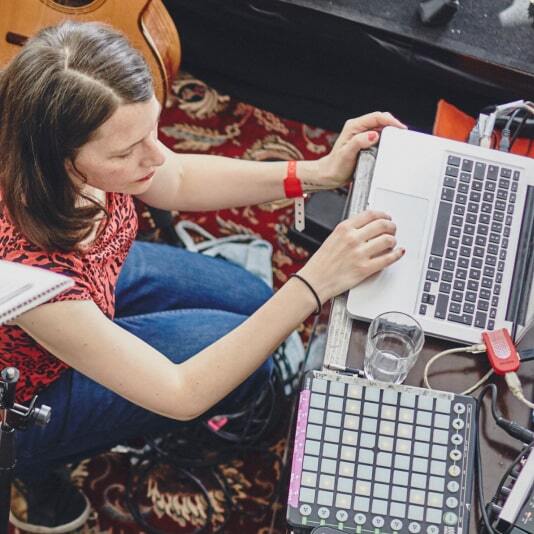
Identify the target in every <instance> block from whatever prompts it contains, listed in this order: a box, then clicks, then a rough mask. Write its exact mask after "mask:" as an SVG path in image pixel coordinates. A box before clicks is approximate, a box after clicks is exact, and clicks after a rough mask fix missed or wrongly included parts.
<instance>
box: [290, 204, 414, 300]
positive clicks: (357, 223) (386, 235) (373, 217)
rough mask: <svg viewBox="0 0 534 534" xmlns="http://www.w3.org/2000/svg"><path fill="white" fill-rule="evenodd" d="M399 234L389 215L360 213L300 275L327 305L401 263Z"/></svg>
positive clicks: (338, 228)
mask: <svg viewBox="0 0 534 534" xmlns="http://www.w3.org/2000/svg"><path fill="white" fill-rule="evenodd" d="M396 231H397V227H396V226H395V224H394V223H393V222H392V221H391V217H390V216H389V215H387V214H386V213H383V212H380V211H364V212H362V213H359V214H358V215H355V216H354V217H351V218H350V219H347V220H345V221H343V222H341V223H339V224H338V225H337V226H336V228H335V229H334V231H333V232H332V233H331V234H330V236H329V237H328V238H327V239H326V241H325V242H324V243H323V244H322V246H321V247H320V248H319V250H318V251H317V252H316V253H315V254H314V255H313V256H312V257H311V258H310V260H309V261H308V263H307V264H306V265H305V266H304V267H303V268H302V269H301V270H300V274H302V276H303V277H304V278H306V280H307V281H308V282H309V283H310V284H311V285H312V286H313V287H314V288H315V290H316V292H317V294H318V295H319V298H320V299H321V302H325V301H327V300H328V299H330V298H332V297H335V296H336V295H339V294H340V293H343V292H344V291H347V290H348V289H351V288H353V287H354V286H356V285H358V284H359V283H360V282H361V281H362V280H365V279H366V278H367V277H368V276H371V275H372V274H374V273H376V272H378V271H380V270H382V269H384V268H385V267H387V266H388V265H391V264H392V263H394V262H396V261H397V260H398V259H400V258H401V257H402V256H403V255H404V252H405V251H404V249H401V248H395V247H396V245H397V240H396V239H395V233H396Z"/></svg>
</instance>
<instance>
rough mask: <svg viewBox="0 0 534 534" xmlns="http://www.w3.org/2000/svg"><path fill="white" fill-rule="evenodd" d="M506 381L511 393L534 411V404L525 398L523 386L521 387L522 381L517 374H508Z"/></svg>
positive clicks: (505, 376) (505, 377)
mask: <svg viewBox="0 0 534 534" xmlns="http://www.w3.org/2000/svg"><path fill="white" fill-rule="evenodd" d="M504 379H505V380H506V384H508V389H509V390H510V393H511V394H512V395H513V396H514V397H515V398H516V399H518V400H520V401H521V402H522V403H523V404H525V405H526V406H528V407H529V408H531V409H533V410H534V402H530V401H529V400H527V399H526V398H525V395H524V393H523V386H522V385H521V380H519V377H518V376H517V374H516V373H514V372H512V373H506V374H505V375H504Z"/></svg>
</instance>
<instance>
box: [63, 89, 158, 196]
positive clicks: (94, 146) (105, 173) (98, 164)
mask: <svg viewBox="0 0 534 534" xmlns="http://www.w3.org/2000/svg"><path fill="white" fill-rule="evenodd" d="M160 110H161V106H160V105H159V103H158V101H157V100H156V98H155V97H152V98H151V99H150V100H148V101H146V102H140V103H136V104H124V105H122V106H119V108H118V109H117V110H116V111H115V112H114V113H113V115H112V116H111V117H110V118H109V119H108V120H107V121H106V122H104V123H103V124H102V125H101V126H100V127H99V128H98V130H96V132H95V134H94V136H93V137H92V139H91V140H90V141H88V142H87V143H86V144H85V145H83V146H82V147H81V148H80V149H79V150H78V153H77V155H76V157H75V159H74V165H72V163H71V162H67V164H66V167H67V172H68V173H69V174H70V176H71V177H73V178H74V179H77V180H78V181H82V182H83V183H85V184H86V185H88V186H91V187H94V188H96V189H100V190H102V191H106V192H116V193H129V194H132V195H138V194H140V193H144V192H145V191H146V190H147V189H148V188H149V186H150V184H151V182H152V175H153V174H154V172H155V170H156V169H157V168H158V167H159V166H160V165H162V164H163V162H164V161H165V156H164V154H163V150H162V147H161V144H160V142H159V141H158V138H157V129H158V120H159V114H160Z"/></svg>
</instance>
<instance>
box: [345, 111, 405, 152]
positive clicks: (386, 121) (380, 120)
mask: <svg viewBox="0 0 534 534" xmlns="http://www.w3.org/2000/svg"><path fill="white" fill-rule="evenodd" d="M386 126H396V127H397V128H406V125H405V124H403V123H402V122H400V121H399V120H398V119H396V118H395V117H394V116H393V115H392V114H391V113H389V112H381V111H374V112H373V113H368V114H367V115H362V116H361V117H357V118H355V119H349V120H348V121H347V122H345V125H344V126H343V130H342V131H341V134H340V135H339V138H338V140H337V143H339V144H341V145H343V144H345V143H346V142H347V141H348V140H349V139H351V138H352V137H353V136H354V135H356V134H358V133H361V132H364V131H367V130H375V129H380V130H381V129H382V128H385V127H386ZM337 143H336V144H337Z"/></svg>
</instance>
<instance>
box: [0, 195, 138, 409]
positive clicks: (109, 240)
mask: <svg viewBox="0 0 534 534" xmlns="http://www.w3.org/2000/svg"><path fill="white" fill-rule="evenodd" d="M107 208H108V212H109V220H108V221H107V222H106V224H105V227H104V229H103V230H102V232H101V233H100V234H99V235H98V237H97V238H96V239H95V241H94V242H93V243H92V244H91V246H90V248H88V249H87V250H85V251H84V252H83V253H81V252H44V251H43V250H41V249H39V248H38V247H36V246H35V245H33V244H32V243H30V242H29V241H27V240H26V238H25V237H24V236H23V235H22V234H20V233H19V232H17V230H16V229H15V228H14V227H13V225H12V224H11V222H10V221H9V218H8V217H7V216H6V214H5V213H2V211H1V210H0V259H3V260H9V261H17V262H20V263H25V264H27V265H34V266H36V267H41V268H45V269H50V270H52V271H55V272H57V273H60V274H64V275H67V276H70V277H71V278H72V279H73V280H74V283H75V284H74V286H72V287H71V288H69V289H67V290H66V291H65V292H63V293H61V294H60V295H58V296H56V297H54V298H53V299H51V300H50V301H49V302H56V301H62V300H92V301H94V303H95V304H96V305H97V306H98V307H99V308H100V309H101V310H102V312H103V313H105V314H106V316H107V317H109V318H110V319H113V316H114V313H115V285H116V283H117V278H118V276H119V272H120V269H121V266H122V264H123V263H124V260H125V258H126V255H127V254H128V251H129V249H130V246H131V245H132V242H133V240H134V238H135V235H136V232H137V214H136V211H135V207H134V202H133V199H132V197H131V196H130V195H124V194H121V193H108V194H107ZM6 366H15V367H17V368H18V370H19V371H20V380H19V383H18V386H17V401H18V402H26V401H28V400H29V399H31V397H32V396H33V395H34V394H35V393H36V392H38V391H39V390H40V389H41V388H43V387H45V386H47V385H49V384H51V383H52V382H53V381H54V380H56V379H57V378H59V376H60V374H61V372H62V371H64V370H65V369H67V368H68V366H67V365H66V364H65V363H63V362H62V361H61V360H59V359H57V358H55V357H54V356H53V355H52V354H50V353H49V352H48V351H46V350H45V349H44V348H43V347H41V346H40V345H39V344H38V343H36V342H35V341H34V340H33V339H32V338H31V337H30V336H28V335H27V334H26V333H25V332H24V331H23V330H22V329H21V328H19V327H18V326H8V325H3V326H0V369H3V368H4V367H6Z"/></svg>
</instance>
